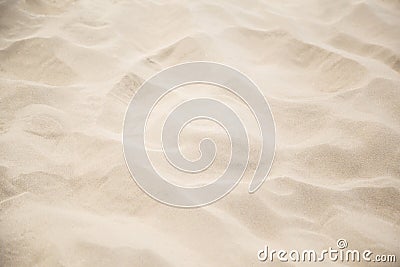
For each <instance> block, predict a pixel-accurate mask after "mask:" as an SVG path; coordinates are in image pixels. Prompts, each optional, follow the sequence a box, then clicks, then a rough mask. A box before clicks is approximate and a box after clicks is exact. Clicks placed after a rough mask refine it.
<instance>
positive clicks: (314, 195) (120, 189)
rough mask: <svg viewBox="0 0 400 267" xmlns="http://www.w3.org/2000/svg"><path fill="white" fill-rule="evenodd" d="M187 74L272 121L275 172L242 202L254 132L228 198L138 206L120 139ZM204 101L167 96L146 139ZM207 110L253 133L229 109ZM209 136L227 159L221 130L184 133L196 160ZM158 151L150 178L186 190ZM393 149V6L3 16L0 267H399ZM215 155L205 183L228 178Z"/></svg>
mask: <svg viewBox="0 0 400 267" xmlns="http://www.w3.org/2000/svg"><path fill="white" fill-rule="evenodd" d="M250 2H251V3H250ZM300 2H303V3H300ZM193 60H208V61H216V62H220V63H224V64H227V65H230V66H232V67H235V68H237V69H239V70H241V71H242V72H244V73H245V74H246V75H248V76H249V77H251V79H252V80H253V81H255V82H256V83H257V84H258V86H259V87H260V89H261V90H262V91H263V93H264V94H265V97H266V98H267V99H268V101H269V103H270V105H271V109H272V113H273V115H274V118H275V123H276V128H277V131H276V136H277V144H276V156H275V161H274V164H273V167H272V170H271V173H270V175H269V177H268V179H267V181H266V182H265V183H264V184H263V186H262V187H261V188H260V190H258V191H257V192H256V193H255V194H252V195H250V194H248V193H247V187H248V184H249V182H250V180H251V177H252V174H253V172H254V170H255V165H256V164H257V153H256V152H257V147H258V146H257V144H259V136H258V135H257V131H256V129H255V128H254V127H253V128H252V126H251V122H249V123H250V126H249V127H250V129H251V130H250V135H251V139H252V155H250V163H249V167H248V170H247V171H246V174H245V176H244V178H243V179H242V181H241V183H240V184H239V185H238V187H236V188H235V189H234V190H233V191H232V192H231V193H230V194H229V195H228V196H227V197H225V198H223V199H222V200H220V201H218V202H216V203H214V204H212V205H209V206H206V207H203V208H199V209H179V208H173V207H169V206H166V205H162V204H160V203H158V202H156V201H154V200H153V199H151V198H150V197H149V196H147V195H146V194H145V193H143V192H142V191H141V190H140V189H139V188H138V186H137V185H136V184H135V182H134V181H133V179H132V178H131V177H130V174H129V171H128V169H127V167H126V165H125V161H124V157H123V152H122V143H121V133H122V125H123V119H124V114H125V111H126V108H127V105H128V103H129V101H130V99H131V98H132V96H133V95H134V94H135V92H136V90H138V88H139V86H140V85H141V84H142V83H143V81H144V80H146V79H147V78H149V77H150V76H152V75H154V74H155V73H156V72H158V71H160V70H162V69H164V68H166V67H169V66H171V65H174V64H178V63H183V62H187V61H193ZM207 90H209V89H207V88H205V89H204V90H197V91H196V90H195V89H193V88H192V89H191V90H190V89H188V90H187V91H185V90H183V92H182V90H179V91H178V92H174V93H173V94H172V95H171V96H170V97H169V100H168V99H167V100H165V102H164V103H161V106H160V107H159V110H160V112H158V113H154V116H155V117H154V118H153V119H154V121H153V126H154V127H157V125H159V123H160V121H162V119H165V118H163V116H164V115H165V113H166V111H167V110H168V109H170V108H171V106H170V105H169V104H168V103H170V102H168V101H172V102H174V101H175V102H176V101H178V100H179V101H180V100H184V99H186V98H188V97H192V96H195V95H196V94H199V95H201V94H207V93H211V91H212V90H209V91H210V92H209V91H207ZM213 93H214V94H215V95H217V96H219V97H220V98H222V99H225V100H226V101H227V102H230V103H231V104H232V105H233V106H235V107H236V108H238V109H239V110H240V109H243V112H242V113H243V114H242V115H243V116H244V117H246V116H248V114H247V113H246V109H245V108H243V103H240V101H237V100H235V99H234V98H232V96H229V95H228V94H227V93H226V92H225V91H223V90H222V91H221V90H220V91H218V90H217V91H213ZM179 101H178V102H179ZM172 102H171V103H172ZM246 114H247V115H246ZM246 121H247V120H246ZM205 129H206V130H207V131H206V130H205ZM210 129H212V130H213V133H214V134H213V137H214V138H215V140H216V143H217V144H220V145H221V146H222V147H223V145H224V144H226V142H228V140H227V139H226V136H225V133H224V132H223V131H221V129H220V128H218V127H216V126H215V125H213V124H211V126H209V127H207V128H204V125H202V124H197V125H191V126H189V127H188V129H187V130H185V131H186V133H183V137H182V143H183V144H182V149H183V152H184V153H185V155H187V157H188V158H191V157H194V158H196V157H197V156H199V155H198V151H197V142H198V140H200V139H201V138H202V137H204V135H207V134H209V131H210ZM152 133H153V134H151V136H150V137H149V140H150V141H149V144H148V145H149V147H150V148H154V149H153V150H152V152H151V153H152V154H154V155H153V157H154V162H155V165H159V168H160V169H161V170H162V171H163V172H164V174H165V175H166V176H169V177H170V178H171V179H177V180H183V179H181V178H182V176H179V173H178V174H176V173H175V172H176V170H175V171H174V170H171V168H168V166H166V164H164V163H165V162H163V160H164V159H163V157H162V154H161V151H160V150H159V144H158V143H157V142H159V141H156V139H157V138H158V137H159V133H158V132H152ZM399 144H400V3H399V2H398V1H347V0H340V1H327V0H324V1H317V0H313V1H297V3H296V1H291V2H289V1H265V3H263V1H214V2H213V1H117V0H115V1H90V0H82V1H50V0H25V1H11V0H7V1H1V3H0V153H1V154H0V181H1V185H0V240H1V243H0V247H1V250H0V265H1V266H257V265H261V266H262V265H267V264H268V263H261V262H259V261H258V260H257V251H258V250H259V249H262V248H263V247H264V245H266V244H267V245H269V246H270V247H272V248H275V249H280V248H282V249H287V250H291V249H315V250H322V249H326V248H328V247H336V240H337V239H339V238H345V239H346V240H347V241H348V243H349V248H352V249H359V250H364V249H370V250H372V251H373V252H374V253H381V254H396V255H397V257H398V258H399V257H400V240H399V237H400V205H399V203H400V180H399V178H400V146H399ZM221 146H219V147H221ZM218 153H219V156H218V157H220V158H218V159H217V161H216V162H215V166H213V167H212V168H210V170H209V173H208V174H204V176H202V177H203V178H204V179H206V180H208V179H209V178H210V177H215V175H218V174H221V173H222V172H223V170H224V168H225V166H226V164H225V160H226V158H229V151H228V150H224V149H223V148H221V149H219V150H218ZM320 264H321V263H320ZM323 264H324V266H325V265H326V266H330V265H333V263H331V262H328V261H326V262H325V263H323ZM396 264H398V262H397V263H393V264H389V263H387V264H382V265H381V266H397V265H396ZM298 265H301V264H297V265H296V264H294V263H290V262H289V263H275V266H298ZM303 265H307V264H303ZM348 265H349V264H348V263H341V262H338V263H336V264H335V266H348ZM365 265H366V263H352V266H365ZM371 266H373V265H372V264H371Z"/></svg>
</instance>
